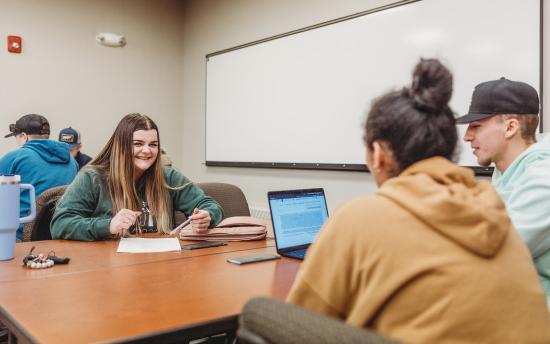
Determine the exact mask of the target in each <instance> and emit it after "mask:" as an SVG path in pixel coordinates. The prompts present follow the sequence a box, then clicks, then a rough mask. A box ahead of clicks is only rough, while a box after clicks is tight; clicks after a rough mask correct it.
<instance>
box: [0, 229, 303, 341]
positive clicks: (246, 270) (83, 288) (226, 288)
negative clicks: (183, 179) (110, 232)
mask: <svg viewBox="0 0 550 344" xmlns="http://www.w3.org/2000/svg"><path fill="white" fill-rule="evenodd" d="M32 246H36V249H35V251H34V253H44V254H47V253H48V252H49V251H50V250H54V251H55V252H56V253H57V255H60V256H68V257H70V258H71V262H70V263H69V264H68V265H55V266H53V267H52V268H48V269H44V270H31V269H27V268H24V267H22V266H21V261H22V259H23V257H24V256H25V255H26V254H27V253H28V251H29V249H30V248H31V247H32ZM117 247H118V241H117V240H112V241H100V242H94V243H84V242H74V241H61V240H52V241H39V242H28V243H19V244H17V245H16V257H15V259H13V260H10V261H2V262H0V322H2V323H4V324H5V325H6V326H7V327H8V329H9V330H10V331H11V332H12V334H13V335H14V336H15V337H17V340H18V343H26V342H40V343H59V342H65V343H88V342H159V341H162V342H172V341H179V342H185V341H188V340H191V339H194V338H201V337H205V336H208V335H211V334H215V333H221V332H225V331H234V330H235V328H236V326H237V316H238V314H239V312H240V310H241V308H242V306H243V305H244V303H245V302H246V301H247V300H249V299H250V298H251V297H254V296H270V297H275V298H279V299H283V298H284V297H285V296H286V295H287V293H288V291H289V289H290V287H291V285H292V282H293V281H294V277H295V275H296V272H297V271H298V268H299V266H300V261H298V260H293V259H288V258H284V257H283V258H281V259H278V260H274V261H267V262H261V263H255V264H249V265H243V266H238V265H233V264H228V263H227V262H226V260H227V259H228V258H230V257H236V256H241V255H248V254H256V253H268V252H269V253H274V252H275V247H274V242H273V240H267V241H253V242H235V243H229V244H228V245H227V246H221V247H212V248H206V249H200V250H191V251H183V250H182V251H181V252H166V253H140V254H131V253H117V252H116V249H117Z"/></svg>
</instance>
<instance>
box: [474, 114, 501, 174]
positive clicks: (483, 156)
mask: <svg viewBox="0 0 550 344" xmlns="http://www.w3.org/2000/svg"><path fill="white" fill-rule="evenodd" d="M506 127H507V123H506V121H503V120H499V118H498V116H491V117H489V118H485V119H482V120H479V121H474V122H471V123H470V124H469V125H468V129H467V130H466V133H465V134H464V141H466V142H470V145H471V147H472V150H473V153H474V155H475V156H476V157H477V162H478V164H480V165H481V166H489V165H490V164H491V163H492V162H494V163H495V164H497V165H498V163H499V162H500V161H501V160H503V159H504V156H505V152H506V141H507V140H506Z"/></svg>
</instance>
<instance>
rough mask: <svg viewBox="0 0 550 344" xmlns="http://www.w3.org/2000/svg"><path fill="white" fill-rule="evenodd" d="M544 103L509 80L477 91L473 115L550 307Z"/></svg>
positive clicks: (549, 160) (481, 154) (482, 160)
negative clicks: (541, 130) (540, 132)
mask: <svg viewBox="0 0 550 344" xmlns="http://www.w3.org/2000/svg"><path fill="white" fill-rule="evenodd" d="M538 114H539V97H538V94H537V91H536V90H535V89H534V88H533V87H531V86H530V85H528V84H526V83H523V82H519V81H512V80H508V79H505V78H501V79H498V80H493V81H487V82H483V83H481V84H479V85H477V86H476V87H475V89H474V93H473V95H472V101H471V104H470V109H469V111H468V114H466V115H464V116H462V117H459V118H458V119H457V123H458V124H468V129H467V130H466V133H465V135H464V140H465V141H467V142H470V144H471V146H472V150H473V153H474V155H475V156H476V157H477V161H478V163H479V164H480V165H482V166H489V165H490V164H491V163H493V164H494V165H495V171H494V173H493V178H492V181H493V184H494V185H495V187H496V189H497V191H498V193H499V194H500V196H501V197H502V199H503V200H504V202H505V203H506V209H507V210H508V213H509V214H510V217H511V218H512V221H513V223H514V226H515V227H516V229H517V230H518V232H519V234H520V235H521V237H522V238H523V240H524V242H525V243H526V244H527V246H528V247H529V250H530V252H531V255H532V256H533V260H534V263H535V266H536V268H537V271H538V273H539V276H540V278H541V282H542V285H543V287H544V289H545V292H546V295H547V297H548V305H549V307H550V178H548V173H549V171H550V136H548V135H546V136H545V137H544V138H543V139H542V140H540V141H539V142H537V140H536V132H537V127H538V124H539V115H538Z"/></svg>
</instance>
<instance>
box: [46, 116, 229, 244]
mask: <svg viewBox="0 0 550 344" xmlns="http://www.w3.org/2000/svg"><path fill="white" fill-rule="evenodd" d="M159 151H160V135H159V132H158V127H157V125H156V124H155V123H154V122H153V120H151V119H150V118H149V117H147V116H144V115H141V114H137V113H133V114H129V115H126V116H125V117H124V118H122V120H121V121H120V122H119V124H118V126H117V127H116V129H115V132H114V133H113V135H112V136H111V138H110V139H109V141H108V142H107V144H106V145H105V146H104V147H103V149H102V151H101V152H100V153H99V154H98V155H97V156H96V157H95V158H94V159H93V160H92V161H91V162H90V163H89V164H88V165H87V166H85V167H83V168H82V170H80V172H79V174H78V176H77V177H76V178H75V180H74V181H73V183H71V185H69V187H68V188H67V190H66V191H65V194H64V195H63V197H62V198H61V200H60V201H59V203H58V205H57V207H56V210H55V213H54V216H53V219H52V223H51V233H52V238H53V239H69V240H81V241H96V240H102V239H109V238H112V237H120V236H127V235H132V234H137V235H139V234H141V233H144V232H158V233H164V234H168V233H170V231H171V229H172V227H173V226H174V222H175V221H174V211H176V210H178V211H181V212H183V213H184V214H185V215H187V217H191V220H192V221H191V225H192V228H193V229H194V230H195V231H196V232H203V233H204V232H206V231H208V229H209V228H211V227H213V226H215V225H216V224H218V223H219V222H220V221H221V219H222V218H223V210H222V208H221V207H220V205H219V204H218V203H217V202H216V201H214V200H213V199H212V198H211V197H208V196H206V195H205V194H204V192H203V191H202V190H201V189H200V188H199V187H197V186H196V185H195V184H193V183H192V182H191V181H190V180H189V179H187V178H186V177H185V176H184V175H182V174H181V173H180V172H178V171H177V170H175V169H172V168H168V167H163V164H162V160H161V157H160V154H159Z"/></svg>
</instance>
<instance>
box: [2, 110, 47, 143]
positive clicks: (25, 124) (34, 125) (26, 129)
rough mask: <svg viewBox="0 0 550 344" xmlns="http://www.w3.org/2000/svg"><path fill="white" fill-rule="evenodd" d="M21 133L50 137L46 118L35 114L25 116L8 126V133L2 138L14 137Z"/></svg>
mask: <svg viewBox="0 0 550 344" xmlns="http://www.w3.org/2000/svg"><path fill="white" fill-rule="evenodd" d="M21 133H25V134H27V135H50V123H48V120H47V119H46V117H44V116H41V115H36V114H30V115H25V116H23V117H21V118H19V119H18V120H17V122H15V124H10V133H9V134H8V135H5V136H4V137H10V136H15V135H18V134H21Z"/></svg>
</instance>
